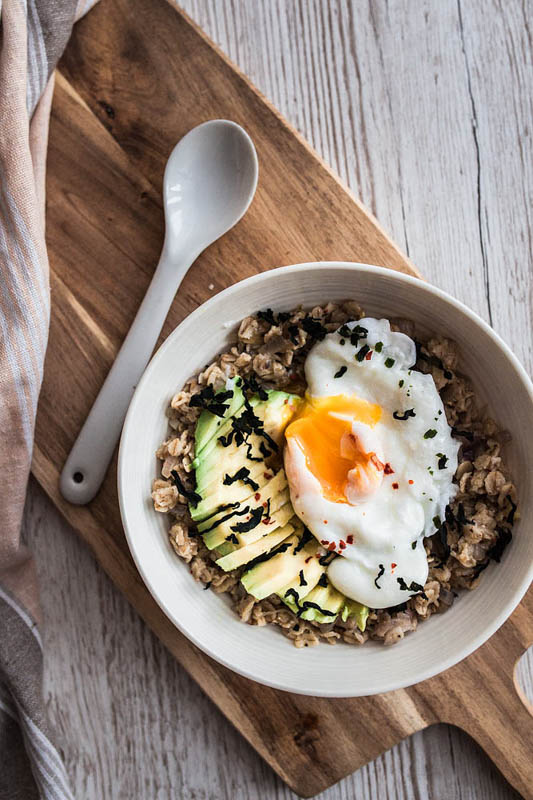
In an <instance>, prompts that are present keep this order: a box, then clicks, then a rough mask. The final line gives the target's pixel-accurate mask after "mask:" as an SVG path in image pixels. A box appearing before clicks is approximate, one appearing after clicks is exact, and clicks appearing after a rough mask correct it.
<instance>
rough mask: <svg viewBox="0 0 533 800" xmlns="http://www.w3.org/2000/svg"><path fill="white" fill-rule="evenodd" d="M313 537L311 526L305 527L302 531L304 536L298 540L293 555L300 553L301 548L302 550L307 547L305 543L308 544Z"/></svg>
mask: <svg viewBox="0 0 533 800" xmlns="http://www.w3.org/2000/svg"><path fill="white" fill-rule="evenodd" d="M312 538H313V534H312V533H311V531H310V530H309V528H305V529H304V532H303V533H302V536H301V538H300V541H299V542H298V544H297V545H296V547H295V548H294V553H293V555H296V553H299V552H300V550H302V549H303V548H304V547H305V545H306V544H307V542H310V541H311V539H312Z"/></svg>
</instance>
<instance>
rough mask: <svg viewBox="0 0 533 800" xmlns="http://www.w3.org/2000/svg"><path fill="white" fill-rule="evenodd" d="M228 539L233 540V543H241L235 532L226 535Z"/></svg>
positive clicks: (228, 540)
mask: <svg viewBox="0 0 533 800" xmlns="http://www.w3.org/2000/svg"><path fill="white" fill-rule="evenodd" d="M226 541H227V542H231V543H232V544H239V540H238V539H237V537H236V535H235V534H234V533H230V535H229V536H226Z"/></svg>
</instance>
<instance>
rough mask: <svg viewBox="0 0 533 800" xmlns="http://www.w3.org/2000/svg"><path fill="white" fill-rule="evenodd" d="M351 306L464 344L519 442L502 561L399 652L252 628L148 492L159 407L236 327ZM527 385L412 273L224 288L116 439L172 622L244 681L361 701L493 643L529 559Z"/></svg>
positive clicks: (138, 534) (492, 404)
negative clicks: (197, 574)
mask: <svg viewBox="0 0 533 800" xmlns="http://www.w3.org/2000/svg"><path fill="white" fill-rule="evenodd" d="M345 298H355V299H357V300H358V301H359V302H360V303H361V304H362V305H363V307H364V309H365V312H366V313H367V314H369V315H371V316H378V317H380V316H382V317H399V316H401V317H407V318H410V319H413V320H415V322H416V324H417V331H418V332H419V333H420V334H421V335H423V336H425V335H428V334H431V333H440V334H444V335H446V336H449V337H451V338H453V339H455V340H456V341H457V342H458V343H459V345H460V348H461V364H460V369H461V371H462V372H463V373H465V374H467V375H469V376H470V378H471V379H472V381H473V383H474V385H475V387H476V389H477V391H478V393H479V396H480V397H481V398H482V399H485V400H486V402H487V403H488V406H489V408H490V411H491V414H492V415H493V416H494V417H495V418H496V419H497V420H498V421H499V422H500V423H501V424H502V425H503V426H504V427H506V428H507V429H508V430H509V431H510V432H511V434H512V437H513V441H512V443H511V444H510V445H509V446H508V450H507V461H508V463H509V465H510V467H511V469H512V473H513V475H514V476H515V478H516V482H517V485H518V491H519V504H520V513H521V520H520V521H519V522H518V523H517V524H516V525H515V528H514V536H513V541H512V543H511V544H510V545H509V547H508V548H507V550H506V551H505V553H504V556H503V558H502V561H501V563H500V564H498V565H496V564H491V565H490V566H489V568H488V569H487V570H486V572H485V573H484V575H483V578H482V580H481V583H480V585H479V587H478V588H477V589H476V590H475V591H473V592H470V593H464V594H463V595H462V596H461V597H460V598H459V599H458V601H456V603H455V605H454V606H453V607H452V608H451V609H450V610H449V611H447V612H446V613H445V614H443V615H435V616H434V617H432V618H431V619H430V620H429V621H428V622H424V623H423V624H421V625H420V626H419V628H418V630H417V632H416V633H415V634H410V635H408V636H406V638H405V639H404V640H403V641H402V642H400V643H399V644H397V645H395V646H394V647H383V646H382V645H379V644H376V643H373V642H370V643H367V644H365V646H364V647H356V646H354V647H349V646H343V645H337V646H336V647H329V646H326V645H325V644H321V645H319V646H318V647H314V648H303V649H301V650H298V649H296V648H295V647H293V646H292V645H291V644H290V643H289V642H288V641H287V639H286V638H285V637H284V636H282V635H281V633H280V632H279V630H277V629H276V627H275V626H266V627H264V628H257V627H252V626H250V625H244V624H243V623H242V622H240V620H238V618H237V617H236V615H235V614H234V613H233V612H232V611H231V609H230V607H229V605H228V603H227V602H226V600H225V598H224V596H217V595H216V594H214V593H213V592H209V591H207V592H206V591H203V587H202V584H199V583H196V582H195V581H194V580H193V579H192V577H191V575H190V574H189V570H188V568H187V567H186V565H185V564H184V563H182V562H181V561H180V560H179V559H178V558H177V557H176V555H175V553H174V551H173V550H172V548H171V546H170V544H169V541H168V537H167V528H168V523H169V520H168V518H167V517H166V516H165V515H164V514H157V513H155V512H154V510H153V507H152V503H151V499H150V487H151V482H152V480H153V478H154V477H155V476H156V475H157V472H158V467H157V462H156V458H155V455H154V453H155V451H156V449H157V447H158V445H159V444H160V442H161V441H163V439H164V438H165V435H166V429H167V425H166V418H165V409H166V408H167V406H168V403H169V401H170V398H171V397H172V395H173V394H174V393H175V392H176V391H177V390H179V389H180V387H181V386H182V385H183V384H184V383H185V381H186V379H187V378H188V377H189V376H190V375H192V374H193V373H195V372H197V371H198V370H199V369H200V368H202V367H203V366H204V365H205V364H207V363H208V362H209V361H211V359H212V358H213V356H215V355H216V354H217V353H219V352H221V351H222V350H223V349H225V348H226V346H227V345H228V344H229V343H230V342H232V341H234V337H235V329H236V324H237V322H238V321H239V320H241V319H242V318H243V317H245V316H246V315H247V314H250V313H253V312H256V311H258V310H259V309H264V308H268V307H271V308H273V309H275V310H279V311H281V310H284V311H286V310H289V309H291V308H293V307H295V306H297V305H298V304H299V303H301V304H303V305H304V306H306V307H312V306H315V305H319V304H322V303H325V302H326V301H328V300H342V299H345ZM532 471H533V387H532V385H531V382H530V381H529V379H528V377H527V375H526V373H525V371H524V369H523V368H522V367H521V365H520V364H519V362H518V361H517V359H516V358H515V356H514V355H513V354H512V353H511V351H510V350H509V348H508V347H507V346H506V345H505V344H504V343H503V341H502V340H501V339H500V338H499V337H498V336H497V335H496V334H495V333H494V332H493V331H492V329H491V328H490V327H488V326H487V325H486V324H485V323H484V322H483V321H482V320H481V319H480V318H479V317H477V316H476V315H475V314H474V313H473V312H472V311H470V310H469V309H468V308H466V307H465V306H464V305H462V304H461V303H459V302H457V301H456V300H454V299H453V298H452V297H450V296H449V295H446V294H445V293H444V292H441V291H440V290H438V289H435V288H433V287H432V286H429V285H427V284H425V283H424V282H422V281H420V280H417V279H415V278H411V277H407V276H405V275H402V274H400V273H397V272H393V271H391V270H387V269H382V268H379V267H372V266H366V265H363V264H349V263H336V262H335V263H332V262H330V263H318V264H299V265H296V266H292V267H283V268H282V269H275V270H271V271H270V272H265V273H262V274H260V275H256V276H254V277H252V278H248V279H247V280H244V281H242V282H241V283H237V284H236V285H234V286H232V287H230V288H229V289H226V290H225V291H223V292H221V293H220V294H218V295H216V296H215V297H213V298H212V299H210V300H208V301H207V302H206V303H204V305H202V306H201V307H200V308H198V309H197V310H196V311H194V312H193V313H192V314H191V315H190V316H189V317H187V319H186V320H184V322H182V323H181V325H180V326H179V327H178V328H176V330H175V331H174V332H173V333H172V334H171V335H170V336H169V338H168V339H167V340H166V342H165V343H164V344H163V345H162V346H161V348H160V349H159V350H158V352H157V353H156V355H155V356H154V357H153V359H152V361H151V362H150V364H149V366H148V368H147V370H146V372H145V373H144V376H143V378H142V380H141V381H140V383H139V385H138V387H137V390H136V392H135V395H134V397H133V400H132V402H131V405H130V408H129V411H128V415H127V418H126V422H125V425H124V430H123V433H122V440H121V444H120V455H119V471H118V487H119V498H120V509H121V513H122V520H123V523H124V529H125V531H126V536H127V539H128V543H129V546H130V549H131V552H132V555H133V558H134V559H135V562H136V564H137V567H138V569H139V572H140V573H141V575H142V577H143V579H144V581H145V583H146V585H147V586H148V588H149V590H150V591H151V593H152V595H153V596H154V598H155V599H156V601H157V602H158V603H159V605H160V606H161V608H162V609H163V611H164V612H165V614H167V616H168V617H169V618H170V619H171V620H172V622H173V623H174V624H175V625H176V627H177V628H179V629H180V631H182V633H184V634H185V635H186V636H187V637H188V638H189V639H190V640H191V641H192V642H194V644H196V645H197V646H198V647H199V648H201V649H202V650H204V651H205V652H206V653H207V654H208V655H210V656H211V657H212V658H214V659H216V660H217V661H220V662H221V663H222V664H225V665H226V666H227V667H230V668H231V669H233V670H235V671H236V672H238V673H240V674H242V675H245V676H246V677H247V678H251V679H253V680H256V681H259V682H261V683H264V684H267V685H269V686H274V687H276V688H278V689H285V690H288V691H291V692H299V693H302V694H309V695H323V696H328V697H341V696H345V697H353V696H358V695H369V694H375V693H378V692H387V691H390V690H392V689H397V688H401V687H404V686H408V685H411V684H414V683H417V682H418V681H421V680H423V679H425V678H429V677H431V676H433V675H435V674H437V673H439V672H441V671H443V670H445V669H447V668H448V667H451V666H452V665H453V664H456V663H457V662H458V661H460V660H461V659H463V658H464V657H465V656H467V655H468V654H469V653H471V652H472V651H473V650H475V649H476V648H477V647H479V646H480V645H481V644H483V642H485V641H486V640H487V639H488V638H489V636H491V635H492V634H493V633H494V632H495V631H496V630H497V628H499V627H500V625H502V623H503V622H504V621H505V620H506V619H507V617H508V616H509V615H510V614H511V612H512V611H513V609H514V608H515V606H516V605H517V604H518V603H519V601H520V599H521V598H522V596H523V595H524V593H525V591H526V590H527V588H528V586H529V584H530V582H531V578H532V572H533V570H532V563H533V536H532V534H531V530H532V528H533V498H532V495H531V492H530V491H529V486H528V479H529V476H531V474H532Z"/></svg>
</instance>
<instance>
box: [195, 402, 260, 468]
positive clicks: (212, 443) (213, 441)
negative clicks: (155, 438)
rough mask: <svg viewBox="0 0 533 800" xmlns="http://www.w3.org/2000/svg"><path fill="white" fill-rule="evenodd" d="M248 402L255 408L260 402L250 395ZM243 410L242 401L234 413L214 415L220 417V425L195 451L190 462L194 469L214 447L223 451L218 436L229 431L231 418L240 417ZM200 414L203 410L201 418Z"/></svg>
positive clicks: (224, 434) (225, 434)
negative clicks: (200, 447)
mask: <svg viewBox="0 0 533 800" xmlns="http://www.w3.org/2000/svg"><path fill="white" fill-rule="evenodd" d="M241 394H242V392H241ZM243 401H244V397H243ZM249 403H250V406H251V407H252V408H253V409H254V410H255V407H256V406H257V405H258V404H259V403H260V400H259V398H258V397H252V398H251V399H250V401H249ZM244 410H245V406H244V402H243V404H241V406H240V407H239V408H238V409H237V410H236V411H235V413H234V414H231V415H229V414H226V415H225V416H224V417H223V418H219V417H216V419H220V422H221V423H222V424H221V425H220V427H217V428H216V430H215V433H216V435H213V436H211V438H210V439H209V440H208V441H207V442H206V443H205V444H204V446H203V447H202V449H201V450H200V451H195V454H196V457H195V459H194V461H193V462H192V465H193V467H194V469H198V467H199V466H200V465H201V464H202V462H203V461H204V460H205V459H206V457H207V454H208V453H210V452H211V451H212V450H214V449H216V450H217V451H219V452H222V451H223V447H222V445H221V444H220V442H219V438H220V437H221V436H227V435H228V433H230V431H231V428H232V419H233V418H234V417H240V415H241V414H242V413H243V412H244ZM205 413H206V414H208V415H209V416H213V415H212V414H210V413H209V411H207V412H205ZM202 416H203V412H202V414H201V415H200V419H201V418H202ZM200 419H199V420H198V423H199V422H200ZM198 423H197V425H198ZM206 424H207V423H206ZM194 438H195V440H196V432H195V435H194Z"/></svg>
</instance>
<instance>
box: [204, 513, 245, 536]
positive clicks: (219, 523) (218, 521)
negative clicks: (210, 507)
mask: <svg viewBox="0 0 533 800" xmlns="http://www.w3.org/2000/svg"><path fill="white" fill-rule="evenodd" d="M249 511H250V506H244V508H242V509H241V510H240V511H232V512H231V514H226V515H225V516H224V517H221V518H220V519H217V520H215V522H214V523H213V524H212V525H211V527H210V528H206V529H205V530H203V531H202V536H204V535H205V534H206V533H209V532H210V531H213V530H214V529H215V528H218V526H219V525H222V523H223V522H227V521H228V520H229V519H231V518H232V517H243V516H244V515H245V514H248V513H249Z"/></svg>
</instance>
